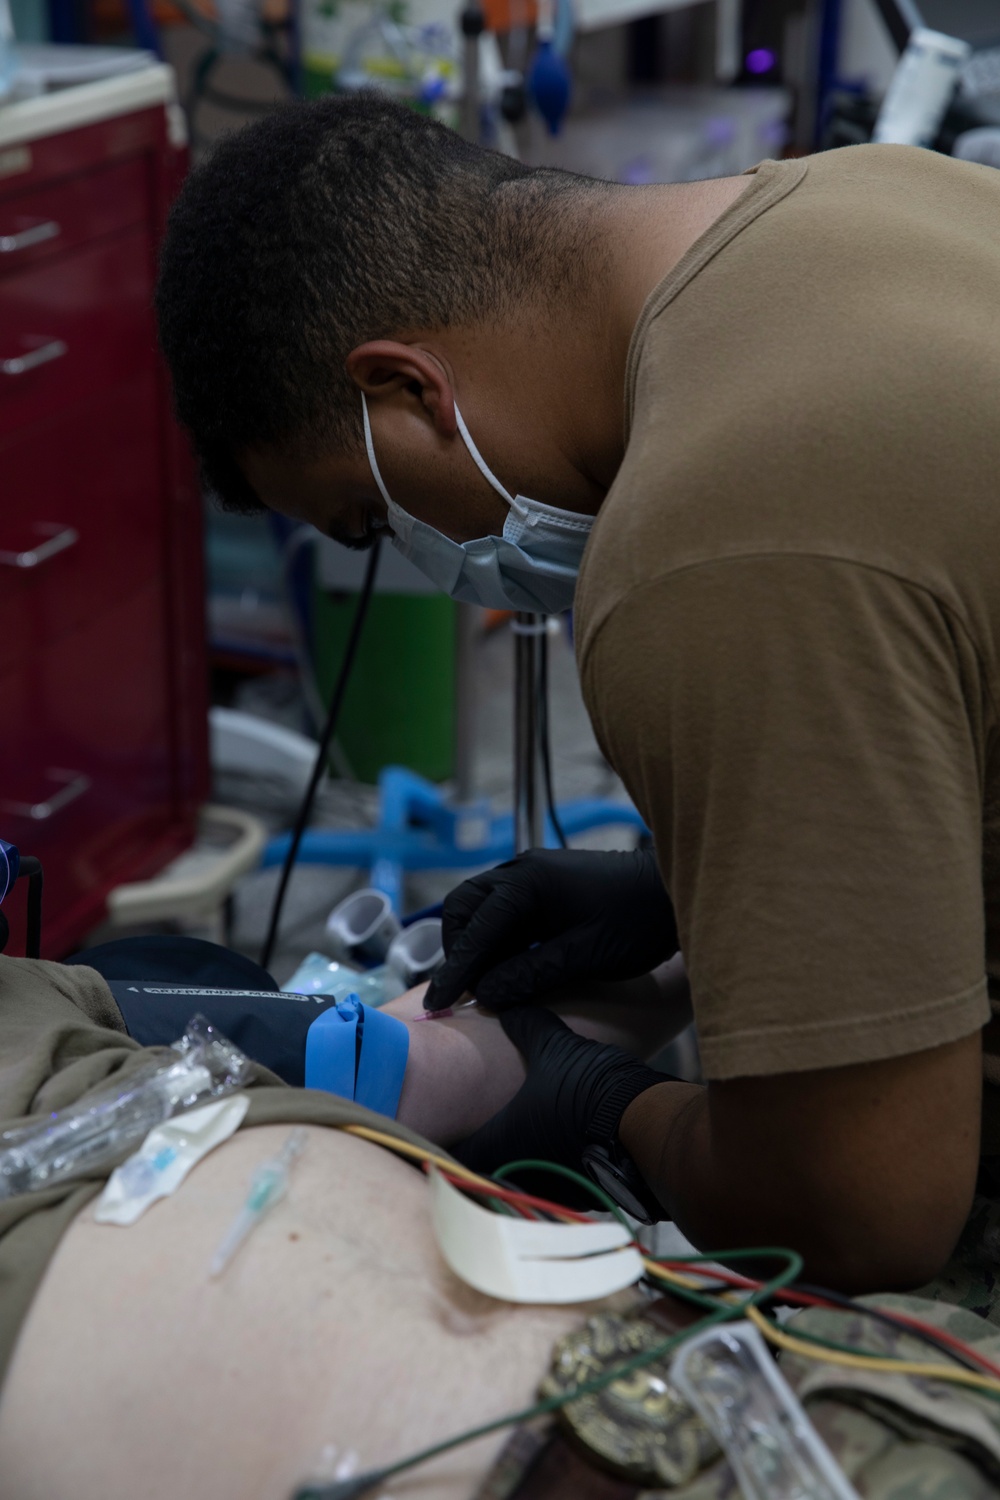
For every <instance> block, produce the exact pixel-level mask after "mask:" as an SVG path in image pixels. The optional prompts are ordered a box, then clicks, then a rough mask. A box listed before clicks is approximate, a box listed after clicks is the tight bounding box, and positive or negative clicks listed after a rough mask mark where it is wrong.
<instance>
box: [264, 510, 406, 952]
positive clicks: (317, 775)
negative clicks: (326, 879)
mask: <svg viewBox="0 0 1000 1500" xmlns="http://www.w3.org/2000/svg"><path fill="white" fill-rule="evenodd" d="M378 555H379V539H378V538H376V540H375V545H374V546H373V547H372V550H371V556H370V557H369V559H368V567H367V568H366V570H365V579H364V582H363V583H362V585H361V593H360V595H359V597H358V603H357V608H356V609H355V611H354V618H353V620H352V621H351V630H350V634H349V635H348V637H347V645H346V646H345V647H344V659H343V661H342V662H341V664H340V675H339V676H338V678H337V683H336V686H335V687H334V690H333V697H332V698H331V699H330V712H329V713H328V714H327V716H326V723H325V724H324V725H323V733H322V734H321V735H320V740H319V748H318V749H317V751H316V763H315V765H314V766H313V770H312V775H311V777H310V778H309V785H308V786H307V787H306V793H305V796H304V797H303V798H302V805H301V807H300V808H299V814H298V817H297V818H296V820H295V828H294V829H293V831H292V839H291V843H290V844H289V846H288V853H287V854H286V855H285V862H284V864H283V865H282V867H281V879H280V880H279V881H278V889H277V891H276V892H275V896H274V905H273V906H272V907H271V920H270V923H269V924H268V929H267V937H266V938H265V939H264V946H263V948H262V949H261V954H260V965H261V968H262V969H266V968H267V966H268V964H269V963H270V962H271V955H272V953H273V952H274V944H275V940H276V939H277V936H278V924H279V923H280V921H281V908H282V907H283V906H284V904H285V893H286V891H287V889H288V882H289V880H290V879H291V878H292V870H293V869H294V868H295V861H296V859H297V857H298V853H299V845H300V844H301V843H302V835H303V834H304V833H305V831H306V828H307V826H308V823H309V815H310V813H311V812H312V805H313V802H314V801H315V798H316V791H317V788H318V787H319V784H320V781H321V780H322V779H323V773H324V771H325V770H326V758H327V755H328V754H329V750H330V743H331V741H332V739H333V736H334V734H335V733H336V731H337V721H338V719H339V718H340V710H341V707H342V706H343V702H344V694H345V693H346V691H347V684H348V682H349V681H350V676H351V668H352V667H353V666H354V658H355V656H356V655H357V650H358V642H359V640H360V639H361V627H362V625H363V624H364V623H365V615H366V614H367V613H368V605H369V603H370V601H371V596H372V590H373V588H374V586H375V573H376V570H377V568H378Z"/></svg>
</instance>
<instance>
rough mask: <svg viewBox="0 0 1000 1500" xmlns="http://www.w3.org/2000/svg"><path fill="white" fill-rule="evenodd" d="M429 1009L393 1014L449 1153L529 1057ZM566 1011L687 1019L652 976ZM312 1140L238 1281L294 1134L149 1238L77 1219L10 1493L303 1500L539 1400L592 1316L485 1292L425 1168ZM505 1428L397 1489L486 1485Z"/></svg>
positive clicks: (672, 1026) (635, 1031)
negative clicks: (457, 1265)
mask: <svg viewBox="0 0 1000 1500" xmlns="http://www.w3.org/2000/svg"><path fill="white" fill-rule="evenodd" d="M420 1001H421V992H420V991H411V992H410V993H409V994H407V995H404V996H402V997H401V998H400V999H399V1000H398V1001H395V1002H393V1004H392V1006H391V1007H389V1008H390V1009H391V1011H392V1012H393V1013H394V1014H396V1015H397V1016H399V1017H400V1018H401V1019H403V1020H405V1021H406V1022H407V1024H408V1026H409V1030H410V1053H409V1058H408V1063H407V1069H406V1076H405V1080H404V1084H403V1092H402V1096H401V1099H400V1106H399V1112H398V1118H399V1119H400V1121H401V1122H402V1123H404V1124H406V1125H408V1126H410V1127H412V1128H413V1129H415V1130H417V1131H420V1132H422V1133H423V1134H425V1135H427V1136H428V1137H430V1138H431V1139H432V1140H434V1141H436V1142H440V1143H441V1144H444V1145H448V1144H451V1143H453V1142H455V1141H458V1140H460V1139H462V1138H463V1137H464V1136H466V1135H467V1134H469V1133H470V1132H471V1131H473V1130H475V1129H476V1128H477V1127H478V1126H479V1125H481V1124H482V1123H484V1121H485V1120H486V1119H487V1118H489V1117H490V1116H491V1115H492V1114H493V1113H495V1111H496V1110H497V1109H498V1108H500V1107H501V1106H502V1105H503V1104H504V1103H505V1102H506V1101H507V1100H508V1099H509V1098H510V1097H512V1095H513V1094H514V1093H515V1092H516V1090H517V1089H518V1087H519V1086H520V1083H521V1081H522V1079H523V1076H524V1073H523V1067H522V1064H521V1060H520V1058H519V1056H518V1053H517V1052H516V1050H515V1049H514V1047H513V1046H512V1045H511V1043H510V1042H509V1041H508V1040H507V1038H506V1036H505V1035H504V1033H503V1031H502V1030H501V1028H500V1026H499V1024H498V1022H497V1021H495V1020H494V1019H492V1018H490V1017H488V1016H487V1015H486V1014H485V1013H483V1012H477V1011H476V1010H474V1009H473V1010H469V1011H463V1012H461V1013H459V1014H456V1015H455V1016H454V1017H453V1018H451V1019H444V1020H434V1021H418V1020H416V1019H414V1018H415V1017H416V1016H417V1015H418V1014H420V1011H421V1005H420ZM558 1008H559V1010H560V1012H561V1013H562V1015H563V1016H564V1018H565V1019H566V1020H567V1021H568V1022H569V1024H570V1025H572V1026H573V1027H574V1029H576V1030H578V1031H580V1032H583V1033H585V1034H587V1035H589V1036H593V1037H595V1038H597V1039H600V1040H605V1041H614V1042H616V1043H618V1044H619V1045H622V1046H625V1047H627V1048H629V1049H630V1050H632V1051H635V1052H637V1053H639V1054H642V1055H649V1054H651V1053H653V1052H655V1051H656V1050H658V1048H659V1047H660V1046H662V1045H663V1044H664V1043H665V1042H666V1041H667V1040H668V1039H669V1037H670V1036H671V1035H673V1034H675V1033H676V1031H677V1030H678V1029H679V1028H680V1026H681V1025H683V1024H684V1021H685V1019H686V1015H685V1014H684V1012H683V1010H678V1009H676V1008H675V1009H672V1008H671V1007H670V1005H669V1004H667V1003H666V1002H665V997H664V991H663V989H662V988H661V986H660V985H659V984H658V983H657V982H656V981H655V980H654V979H652V978H649V979H645V980H638V981H634V982H632V984H630V985H628V986H624V987H622V986H616V987H615V992H614V1001H613V1003H611V1002H610V997H609V993H608V989H607V987H604V986H600V987H597V986H595V987H594V989H593V990H592V991H588V992H587V993H580V994H577V995H576V996H574V997H573V998H569V997H561V998H560V1000H559V1001H558ZM307 1133H308V1143H307V1148H306V1150H305V1152H304V1154H303V1156H302V1158H301V1160H300V1161H299V1162H298V1164H297V1165H296V1168H295V1172H294V1174H293V1177H292V1182H291V1186H290V1189H289V1193H288V1196H287V1198H286V1199H285V1200H284V1201H283V1202H282V1203H280V1204H279V1205H278V1207H277V1208H276V1209H275V1210H274V1211H273V1213H272V1214H271V1215H270V1216H269V1217H268V1218H267V1219H266V1220H265V1221H264V1222H263V1223H262V1224H261V1226H260V1227H259V1229H258V1230H257V1231H256V1232H255V1234H254V1235H253V1237H252V1239H251V1240H250V1241H248V1243H247V1245H246V1246H245V1247H244V1250H243V1251H242V1252H241V1253H240V1255H239V1256H237V1257H236V1259H235V1260H234V1261H233V1263H232V1264H231V1266H230V1267H229V1269H228V1271H227V1272H226V1274H225V1275H224V1276H223V1277H222V1278H221V1279H220V1280H218V1281H212V1280H210V1279H209V1278H208V1276H207V1266H208V1263H209V1260H210V1258H211V1255H212V1252H213V1250H214V1248H215V1247H216V1245H217V1244H218V1242H219V1240H220V1239H221V1237H222V1235H223V1234H224V1233H225V1230H226V1228H227V1227H228V1225H229V1223H230V1222H231V1220H232V1218H233V1216H234V1214H235V1213H236V1211H237V1209H238V1208H239V1206H240V1204H241V1203H242V1201H243V1198H244V1196H245V1193H246V1187H247V1183H248V1180H249V1178H250V1176H251V1174H252V1172H253V1169H254V1168H255V1167H256V1166H257V1165H258V1164H259V1163H260V1162H261V1161H263V1160H264V1159H265V1158H267V1157H268V1156H270V1155H273V1154H275V1153H276V1152H277V1150H278V1149H280V1147H281V1145H282V1144H283V1142H284V1140H285V1138H286V1137H287V1135H288V1129H287V1127H285V1126H261V1127H257V1128H255V1129H244V1130H241V1131H239V1132H238V1133H237V1135H236V1136H234V1137H233V1138H232V1139H231V1140H230V1141H229V1142H227V1143H226V1144H225V1145H224V1146H222V1147H220V1148H219V1149H218V1150H217V1151H215V1152H214V1153H213V1154H212V1155H210V1156H209V1157H207V1158H206V1159H205V1160H204V1161H203V1162H202V1163H201V1164H200V1165H199V1166H198V1167H197V1168H196V1169H195V1170H194V1172H193V1173H192V1174H191V1176H190V1178H189V1179H188V1180H187V1182H186V1183H185V1184H184V1185H183V1187H182V1188H181V1189H180V1190H179V1191H178V1192H177V1193H176V1195H175V1196H173V1197H171V1198H168V1199H165V1200H164V1201H162V1202H160V1203H158V1204H156V1205H154V1207H153V1208H152V1209H150V1211H149V1212H148V1213H147V1214H146V1215H145V1216H144V1217H143V1218H142V1219H140V1221H139V1222H138V1223H137V1224H136V1225H134V1226H133V1227H132V1228H130V1229H127V1230H122V1229H117V1228H112V1227H109V1226H103V1225H98V1224H96V1223H95V1222H94V1220H93V1216H92V1213H91V1211H90V1210H89V1209H84V1210H83V1211H82V1212H81V1213H80V1214H79V1215H78V1216H77V1218H76V1219H75V1220H74V1221H73V1223H72V1225H71V1227H70V1229H69V1230H68V1232H67V1233H66V1234H65V1235H64V1236H63V1238H62V1241H61V1242H60V1245H59V1248H58V1250H57V1251H56V1254H55V1256H54V1258H53V1259H52V1261H51V1262H50V1264H49V1268H48V1271H47V1273H46V1275H45V1279H44V1281H43V1282H42V1285H41V1288H40V1290H39V1292H38V1294H37V1296H36V1297H35V1300H34V1302H33V1304H32V1307H31V1309H30V1312H29V1314H28V1317H27V1320H26V1322H25V1324H24V1326H23V1329H22V1333H21V1337H20V1341H19V1343H18V1345H17V1348H16V1351H15V1354H14V1357H13V1361H12V1363H11V1366H10V1368H9V1372H8V1376H7V1379H6V1382H5V1385H4V1388H3V1393H2V1398H0V1475H2V1476H3V1480H2V1495H3V1500H119V1497H122V1500H125V1497H129V1500H133V1497H135V1496H140V1495H141V1496H142V1497H143V1500H176V1497H177V1496H179V1495H183V1496H184V1497H185V1500H202V1497H204V1500H285V1497H286V1496H288V1495H290V1494H291V1493H292V1491H293V1490H294V1488H295V1486H296V1485H297V1484H298V1483H300V1482H301V1481H302V1480H303V1479H304V1478H306V1477H308V1476H309V1475H310V1474H311V1473H314V1472H315V1471H316V1470H317V1468H319V1467H321V1466H322V1463H323V1462H324V1460H323V1454H324V1450H327V1449H329V1448H330V1446H331V1445H333V1446H335V1447H336V1448H337V1449H338V1450H340V1451H341V1452H343V1451H344V1450H347V1449H350V1450H353V1451H354V1452H356V1453H357V1455H358V1459H359V1462H360V1465H361V1466H362V1467H368V1466H370V1465H374V1464H378V1463H384V1462H389V1461H391V1460H392V1459H393V1458H396V1457H400V1456H402V1455H404V1454H407V1453H410V1452H412V1451H414V1450H415V1449H418V1448H421V1447H424V1446H426V1445H428V1444H430V1443H432V1442H434V1441H435V1440H436V1439H440V1438H444V1437H446V1436H448V1435H450V1434H452V1433H455V1432H458V1431H460V1430H462V1429H463V1428H465V1427H468V1426H471V1425H473V1424H475V1423H477V1422H483V1421H486V1420H488V1419H489V1418H490V1417H491V1416H498V1415H500V1414H502V1413H504V1412H507V1411H511V1410H514V1409H516V1408H517V1407H518V1406H522V1405H525V1404H527V1403H528V1402H529V1401H530V1400H531V1399H532V1397H533V1395H534V1392H535V1389H536V1386H537V1384H538V1381H539V1379H540V1377H541V1375H542V1373H543V1371H544V1369H545V1367H546V1363H547V1357H548V1353H549V1350H550V1349H551V1346H552V1344H553V1342H554V1341H555V1340H556V1339H557V1338H559V1337H560V1336H561V1335H562V1334H564V1333H565V1332H567V1331H569V1330H570V1329H571V1328H572V1327H574V1326H576V1325H578V1324H579V1323H580V1321H581V1318H582V1316H583V1312H582V1310H581V1309H578V1308H572V1307H569V1308H567V1307H559V1308H556V1307H537V1306H536V1307H530V1308H527V1307H516V1306H512V1305H509V1304H506V1303H498V1302H495V1301H493V1300H491V1299H490V1298H487V1297H484V1296H481V1295H480V1294H479V1293H477V1292H474V1291H473V1290H471V1289H470V1288H469V1287H467V1286H465V1285H464V1284H463V1283H461V1282H460V1281H459V1280H458V1279H457V1278H456V1277H454V1276H453V1275H452V1273H451V1272H450V1271H449V1270H448V1268H447V1267H446V1266H445V1264H444V1262H443V1261H442V1259H441V1257H440V1255H439V1253H438V1251H437V1249H436V1247H435V1245H434V1242H433V1239H432V1235H431V1230H430V1225H429V1218H428V1204H427V1185H426V1181H425V1179H424V1178H423V1176H422V1175H421V1174H420V1173H418V1172H416V1171H414V1170H413V1169H412V1168H411V1167H409V1166H408V1165H406V1164H405V1163H404V1162H403V1161H401V1160H400V1159H399V1158H398V1157H396V1156H394V1155H391V1154H390V1153H389V1152H388V1151H385V1150H382V1149H381V1148H379V1147H377V1146H374V1145H370V1144H368V1143H367V1142H365V1141H362V1140H359V1139H357V1138H355V1137H352V1136H348V1135H345V1134H344V1133H343V1132H342V1131H338V1130H335V1129H325V1128H320V1127H315V1126H310V1127H307ZM592 1310H593V1304H590V1305H588V1309H587V1311H588V1312H589V1311H592ZM504 1438H505V1434H504V1433H502V1432H501V1433H497V1434H494V1435H492V1436H490V1437H488V1438H484V1439H481V1440H479V1441H478V1442H476V1443H474V1444H471V1445H469V1446H467V1447H463V1448H460V1449H457V1450H455V1451H454V1452H452V1453H450V1454H446V1455H443V1456H442V1457H441V1458H439V1459H437V1460H435V1461H434V1462H433V1463H431V1464H427V1465H424V1466H422V1467H420V1468H419V1469H415V1470H413V1471H412V1472H410V1473H404V1474H401V1475H399V1476H398V1477H397V1478H396V1479H395V1480H394V1481H393V1483H392V1485H391V1491H390V1492H391V1494H392V1496H394V1497H405V1496H412V1497H417V1496H420V1497H421V1500H431V1497H434V1500H467V1497H469V1496H471V1495H472V1494H473V1493H474V1491H475V1488H476V1485H477V1484H478V1483H479V1482H480V1480H481V1479H482V1476H483V1475H484V1473H485V1472H486V1471H487V1469H488V1467H489V1465H490V1463H491V1462H492V1460H493V1458H494V1456H495V1455H496V1453H497V1452H498V1451H499V1448H500V1447H501V1446H502V1444H503V1442H504Z"/></svg>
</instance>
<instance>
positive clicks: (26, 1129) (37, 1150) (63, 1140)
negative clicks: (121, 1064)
mask: <svg viewBox="0 0 1000 1500" xmlns="http://www.w3.org/2000/svg"><path fill="white" fill-rule="evenodd" d="M173 1050H174V1051H175V1052H176V1053H177V1054H178V1055H177V1057H176V1059H175V1060H174V1061H173V1062H165V1061H164V1060H163V1059H162V1058H161V1057H150V1058H149V1059H148V1066H147V1067H145V1068H139V1069H136V1070H135V1071H133V1072H131V1073H129V1075H128V1076H127V1077H126V1078H123V1079H120V1080H112V1082H111V1083H109V1084H108V1085H106V1086H105V1087H104V1088H101V1089H95V1090H94V1091H92V1092H91V1093H88V1094H86V1095H84V1097H83V1098H82V1099H80V1100H78V1101H77V1102H76V1103H75V1104H71V1105H69V1106H68V1107H67V1108H66V1109H61V1110H58V1111H57V1112H56V1113H55V1114H51V1115H47V1116H46V1117H45V1118H44V1119H41V1120H39V1121H37V1123H36V1122H32V1123H31V1124H29V1125H20V1126H17V1127H16V1128H15V1129H14V1130H7V1131H4V1132H3V1134H2V1135H0V1198H12V1197H14V1196H15V1195H17V1194H19V1193H34V1192H39V1191H41V1190H42V1189H43V1188H48V1187H53V1186H55V1185H56V1184H58V1183H61V1182H67V1181H71V1180H72V1179H74V1178H77V1177H86V1176H89V1175H91V1174H92V1173H95V1172H99V1171H101V1170H102V1169H103V1168H104V1167H108V1166H112V1165H114V1164H115V1163H116V1162H118V1161H120V1160H121V1158H122V1157H123V1156H127V1155H128V1154H129V1153H130V1152H131V1151H132V1150H133V1149H134V1148H135V1147H136V1146H137V1145H138V1144H139V1143H140V1142H141V1141H142V1140H144V1139H145V1137H146V1136H147V1135H148V1133H149V1132H150V1130H152V1129H153V1127H154V1126H156V1125H159V1124H160V1123H161V1122H162V1121H163V1120H166V1119H169V1118H170V1116H171V1115H176V1114H180V1113H181V1112H182V1111H183V1110H186V1109H191V1108H193V1107H194V1105H196V1104H199V1103H204V1102H205V1101H206V1100H208V1099H216V1098H219V1097H221V1096H222V1095H223V1094H229V1093H232V1092H233V1091H234V1090H235V1089H239V1088H242V1087H243V1085H244V1084H245V1083H246V1082H247V1081H248V1079H249V1077H250V1072H251V1064H250V1061H249V1059H248V1058H247V1057H246V1056H244V1054H243V1053H242V1052H241V1051H240V1049H239V1048H238V1047H236V1046H234V1045H233V1043H232V1042H230V1041H229V1040H228V1039H227V1038H226V1037H224V1036H223V1035H222V1034H221V1033H220V1032H218V1031H216V1030H215V1028H214V1027H213V1026H211V1025H209V1023H208V1021H206V1020H205V1018H204V1016H195V1017H194V1018H193V1019H192V1020H191V1021H190V1022H189V1023H188V1026H187V1030H186V1031H185V1033H184V1035H183V1036H182V1037H181V1038H180V1040H179V1041H177V1042H175V1043H174V1046H173Z"/></svg>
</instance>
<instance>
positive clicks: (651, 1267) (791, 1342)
mask: <svg viewBox="0 0 1000 1500" xmlns="http://www.w3.org/2000/svg"><path fill="white" fill-rule="evenodd" d="M340 1129H341V1130H343V1131H345V1132H346V1133H347V1134H348V1135H356V1136H359V1137H360V1138H361V1139H362V1140H365V1141H372V1142H373V1143H374V1144H375V1145H377V1146H385V1147H387V1149H388V1150H390V1151H396V1152H398V1153H399V1154H400V1155H401V1156H409V1157H411V1158H412V1159H413V1160H414V1161H428V1162H432V1163H433V1164H434V1166H436V1167H440V1168H441V1170H442V1171H444V1172H449V1173H451V1175H452V1176H454V1177H460V1178H462V1180H463V1181H465V1182H469V1183H472V1184H474V1185H475V1186H476V1187H482V1188H489V1187H492V1186H493V1184H492V1183H490V1182H489V1180H488V1179H487V1178H485V1177H480V1176H479V1175H478V1174H477V1173H475V1172H470V1171H469V1169H468V1168H467V1167H463V1166H460V1165H459V1164H458V1163H457V1162H453V1161H449V1160H448V1159H447V1157H444V1156H438V1155H437V1153H436V1152H434V1151H427V1150H425V1149H424V1148H423V1147H422V1146H414V1145H411V1143H410V1142H409V1141H404V1140H402V1139H401V1138H400V1137H399V1136H395V1135H388V1134H386V1133H385V1132H384V1131H382V1130H373V1129H371V1127H370V1126H368V1125H342V1126H340ZM642 1263H643V1266H644V1267H645V1269H646V1270H647V1271H648V1272H649V1273H650V1274H651V1275H653V1276H655V1277H656V1278H657V1279H658V1280H660V1281H666V1282H668V1283H669V1282H673V1283H674V1284H675V1285H677V1286H682V1287H686V1288H687V1289H688V1290H691V1291H700V1290H701V1289H702V1283H701V1282H700V1281H697V1280H696V1279H695V1278H694V1277H693V1276H685V1275H683V1274H682V1273H681V1272H679V1271H669V1270H667V1269H666V1268H665V1267H664V1266H661V1265H660V1264H659V1263H658V1262H657V1261H654V1260H650V1259H649V1258H648V1257H646V1256H644V1257H643V1262H642ZM733 1296H735V1294H734V1293H729V1294H727V1297H733ZM743 1311H744V1314H745V1316H746V1317H748V1318H749V1319H750V1321H751V1322H752V1323H753V1324H754V1325H755V1327H757V1328H759V1329H760V1332H761V1333H762V1334H763V1336H764V1338H766V1339H767V1341H768V1343H770V1344H774V1345H776V1346H777V1348H779V1349H787V1350H788V1352H789V1353H790V1354H799V1355H801V1356H802V1358H803V1359H812V1360H818V1361H819V1362H820V1363H822V1364H830V1365H843V1366H846V1367H847V1368H848V1369H852V1370H877V1371H879V1372H880V1373H881V1372H882V1371H884V1372H885V1373H886V1374H889V1375H921V1376H923V1377H925V1378H926V1379H928V1380H948V1381H951V1382H952V1383H953V1384H959V1385H970V1386H973V1387H974V1388H978V1389H980V1390H987V1391H993V1392H994V1393H996V1394H997V1395H1000V1380H994V1379H992V1378H991V1377H990V1376H989V1375H977V1374H976V1373H975V1372H974V1371H972V1370H963V1369H961V1368H959V1367H958V1366H957V1365H932V1364H922V1363H920V1361H918V1360H905V1359H889V1358H883V1357H882V1356H881V1355H878V1354H864V1353H859V1354H844V1353H841V1351H840V1350H838V1349H826V1348H823V1347H821V1346H820V1345H817V1344H809V1343H806V1342H805V1340H804V1339H797V1338H795V1337H794V1336H793V1335H792V1334H789V1333H785V1332H784V1331H783V1330H782V1329H780V1328H775V1326H774V1325H773V1324H772V1323H770V1322H768V1320H767V1318H765V1317H764V1316H763V1315H762V1314H761V1313H760V1312H759V1311H758V1310H757V1308H756V1307H753V1306H750V1305H748V1306H746V1307H744V1309H743Z"/></svg>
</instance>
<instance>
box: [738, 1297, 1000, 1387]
mask: <svg viewBox="0 0 1000 1500" xmlns="http://www.w3.org/2000/svg"><path fill="white" fill-rule="evenodd" d="M745 1312H746V1315H747V1317H748V1318H749V1319H750V1321H751V1323H753V1324H755V1326H756V1327H757V1328H759V1329H760V1331H761V1333H762V1334H763V1335H764V1337H765V1338H766V1339H767V1341H768V1343H771V1344H776V1345H777V1347H778V1348H779V1349H787V1350H788V1351H789V1353H790V1354H801V1355H802V1356H803V1358H805V1359H818V1360H821V1361H822V1362H823V1363H825V1364H830V1365H846V1366H847V1367H848V1368H849V1369H852V1370H878V1371H883V1370H884V1371H885V1372H886V1374H888V1375H922V1376H924V1377H925V1378H926V1379H928V1380H950V1381H953V1382H955V1383H957V1384H959V1385H971V1386H976V1387H978V1388H979V1389H980V1390H986V1391H993V1392H995V1393H996V1394H998V1395H1000V1380H994V1379H992V1378H991V1377H990V1376H989V1375H977V1374H976V1373H975V1372H974V1371H973V1370H962V1369H959V1367H958V1366H957V1365H925V1364H921V1363H920V1362H919V1361H918V1360H908V1359H884V1358H883V1357H882V1356H881V1355H878V1354H842V1353H841V1352H840V1350H839V1349H824V1348H821V1347H820V1346H818V1345H816V1344H807V1343H805V1342H804V1341H803V1340H802V1339H797V1338H794V1337H793V1336H792V1335H791V1334H790V1333H785V1332H784V1331H783V1330H782V1329H780V1328H775V1327H774V1325H773V1324H771V1323H769V1322H768V1320H767V1319H766V1318H765V1317H763V1316H762V1315H761V1313H759V1312H758V1311H757V1309H756V1307H747V1308H746V1309H745Z"/></svg>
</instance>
